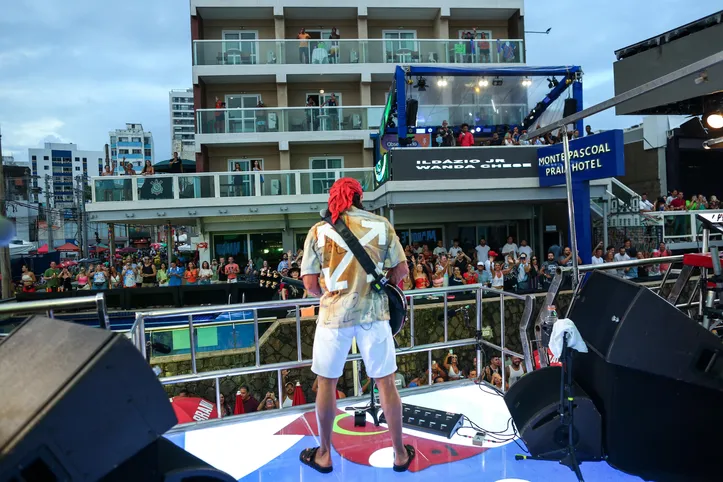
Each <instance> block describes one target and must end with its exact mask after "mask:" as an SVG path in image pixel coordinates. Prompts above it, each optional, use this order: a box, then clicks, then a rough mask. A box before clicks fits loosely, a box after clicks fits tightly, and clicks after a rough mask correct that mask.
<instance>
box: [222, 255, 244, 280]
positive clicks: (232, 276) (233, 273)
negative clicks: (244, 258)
mask: <svg viewBox="0 0 723 482" xmlns="http://www.w3.org/2000/svg"><path fill="white" fill-rule="evenodd" d="M224 271H225V273H226V276H227V281H228V282H229V283H236V277H237V276H238V274H239V272H240V270H239V267H238V265H237V264H236V261H234V260H233V256H229V257H228V264H227V265H226V266H225V267H224Z"/></svg>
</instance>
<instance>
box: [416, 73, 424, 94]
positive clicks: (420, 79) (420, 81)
mask: <svg viewBox="0 0 723 482" xmlns="http://www.w3.org/2000/svg"><path fill="white" fill-rule="evenodd" d="M414 87H416V88H417V89H419V91H420V92H426V91H427V79H425V78H424V77H422V76H421V75H420V76H419V77H417V85H415V86H414Z"/></svg>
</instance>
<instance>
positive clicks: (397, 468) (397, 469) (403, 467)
mask: <svg viewBox="0 0 723 482" xmlns="http://www.w3.org/2000/svg"><path fill="white" fill-rule="evenodd" d="M404 448H405V449H406V450H407V455H408V456H409V459H407V463H406V464H404V465H397V464H394V467H393V468H394V471H395V472H406V471H407V470H409V466H410V465H411V464H412V460H414V456H415V455H416V451H415V450H414V447H412V446H411V445H405V446H404Z"/></svg>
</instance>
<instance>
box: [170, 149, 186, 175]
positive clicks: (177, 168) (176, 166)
mask: <svg viewBox="0 0 723 482" xmlns="http://www.w3.org/2000/svg"><path fill="white" fill-rule="evenodd" d="M168 172H170V173H172V174H180V173H182V172H183V161H182V160H181V158H180V157H178V153H177V152H174V153H173V159H171V162H169V163H168Z"/></svg>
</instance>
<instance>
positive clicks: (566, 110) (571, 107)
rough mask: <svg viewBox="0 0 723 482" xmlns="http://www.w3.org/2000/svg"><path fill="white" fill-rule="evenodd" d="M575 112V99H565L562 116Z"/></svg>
mask: <svg viewBox="0 0 723 482" xmlns="http://www.w3.org/2000/svg"><path fill="white" fill-rule="evenodd" d="M576 112H577V100H575V99H565V106H564V107H563V111H562V117H567V116H571V115H572V114H574V113H576Z"/></svg>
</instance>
